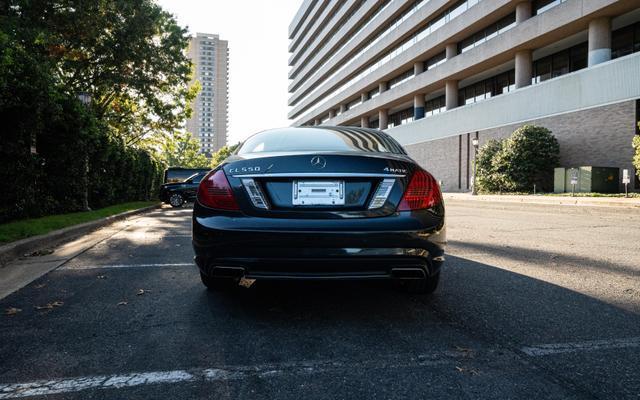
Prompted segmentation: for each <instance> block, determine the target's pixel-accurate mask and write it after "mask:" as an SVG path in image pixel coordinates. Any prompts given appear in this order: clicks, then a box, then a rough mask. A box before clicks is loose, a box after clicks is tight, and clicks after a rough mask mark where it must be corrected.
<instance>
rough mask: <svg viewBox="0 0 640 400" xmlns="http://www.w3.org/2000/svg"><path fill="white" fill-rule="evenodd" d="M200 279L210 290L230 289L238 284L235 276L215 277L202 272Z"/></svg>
mask: <svg viewBox="0 0 640 400" xmlns="http://www.w3.org/2000/svg"><path fill="white" fill-rule="evenodd" d="M200 279H201V280H202V283H203V284H204V285H205V286H206V287H207V289H208V290H215V291H220V290H229V289H231V288H233V287H235V286H237V285H238V280H237V279H234V278H214V277H211V276H209V275H206V274H203V273H202V272H200Z"/></svg>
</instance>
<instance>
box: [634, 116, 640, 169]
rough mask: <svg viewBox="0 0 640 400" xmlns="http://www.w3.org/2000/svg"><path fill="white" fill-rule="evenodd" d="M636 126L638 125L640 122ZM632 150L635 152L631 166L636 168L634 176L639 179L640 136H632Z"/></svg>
mask: <svg viewBox="0 0 640 400" xmlns="http://www.w3.org/2000/svg"><path fill="white" fill-rule="evenodd" d="M638 125H640V122H639V123H638ZM633 148H634V149H635V150H636V152H635V154H634V155H633V166H634V167H635V168H636V174H637V175H638V177H640V135H636V136H634V138H633Z"/></svg>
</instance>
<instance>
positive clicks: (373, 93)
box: [367, 87, 380, 99]
mask: <svg viewBox="0 0 640 400" xmlns="http://www.w3.org/2000/svg"><path fill="white" fill-rule="evenodd" d="M379 94H380V88H379V87H377V88H375V89H371V90H369V92H368V93H367V96H368V97H369V99H373V98H374V97H376V96H378V95H379Z"/></svg>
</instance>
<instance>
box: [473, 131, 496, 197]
mask: <svg viewBox="0 0 640 400" xmlns="http://www.w3.org/2000/svg"><path fill="white" fill-rule="evenodd" d="M500 150H502V141H499V140H495V139H490V140H489V141H487V143H485V144H484V146H482V147H481V148H480V150H479V151H478V158H477V161H476V162H477V167H476V168H477V174H476V175H477V177H476V178H475V180H476V182H477V183H476V184H477V185H478V188H479V189H480V190H481V191H484V192H497V191H498V190H500V187H499V186H498V184H497V181H498V179H497V178H498V177H496V176H495V173H496V171H495V168H494V166H493V159H494V158H495V156H496V154H498V152H500Z"/></svg>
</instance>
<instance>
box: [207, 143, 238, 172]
mask: <svg viewBox="0 0 640 400" xmlns="http://www.w3.org/2000/svg"><path fill="white" fill-rule="evenodd" d="M238 146H240V143H236V144H234V145H231V146H222V147H221V148H220V150H218V151H216V152H215V153H213V154H212V155H211V165H210V167H211V169H213V168H215V167H217V166H218V165H220V164H222V162H223V161H224V160H226V159H227V158H229V156H231V155H232V154H233V152H235V151H236V149H237V148H238Z"/></svg>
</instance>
